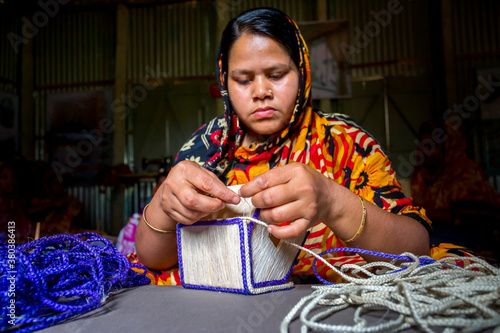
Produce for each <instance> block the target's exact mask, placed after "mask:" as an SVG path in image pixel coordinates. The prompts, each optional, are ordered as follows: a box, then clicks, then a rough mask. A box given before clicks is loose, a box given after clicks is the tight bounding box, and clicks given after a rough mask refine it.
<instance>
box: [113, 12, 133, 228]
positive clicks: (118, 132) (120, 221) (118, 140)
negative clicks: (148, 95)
mask: <svg viewBox="0 0 500 333" xmlns="http://www.w3.org/2000/svg"><path fill="white" fill-rule="evenodd" d="M129 23H130V13H129V9H128V8H127V6H126V5H124V4H119V5H118V7H117V9H116V58H115V96H114V99H115V101H120V102H115V103H113V105H114V106H115V109H114V110H113V118H114V124H115V128H114V132H113V165H120V164H123V163H125V147H126V146H125V145H126V121H127V119H126V117H127V109H126V105H125V100H126V98H122V97H123V96H127V54H128V40H129ZM112 198H113V199H112V201H113V205H112V207H113V210H112V213H111V217H112V221H111V233H112V234H113V235H118V233H119V231H120V229H121V228H122V227H123V225H124V223H125V222H126V217H125V216H124V215H125V214H124V207H125V186H124V185H120V186H116V187H115V188H114V189H113V195H112Z"/></svg>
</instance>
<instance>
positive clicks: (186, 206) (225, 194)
mask: <svg viewBox="0 0 500 333" xmlns="http://www.w3.org/2000/svg"><path fill="white" fill-rule="evenodd" d="M157 195H158V197H159V199H160V200H161V207H162V209H163V211H164V212H165V214H167V215H168V217H169V218H170V219H171V220H172V221H173V222H175V223H181V224H193V223H195V222H196V221H198V220H200V219H201V218H203V217H205V216H207V215H208V214H210V213H213V212H217V211H219V210H221V209H223V208H224V207H225V205H226V203H230V204H238V203H239V201H240V197H239V196H238V195H237V194H236V193H235V192H233V191H232V190H230V189H229V188H227V186H226V185H225V184H224V183H222V181H220V180H219V179H218V178H217V176H216V175H215V174H214V173H212V172H210V171H208V170H206V169H204V168H202V167H201V166H200V165H198V164H197V163H195V162H193V161H182V162H179V163H178V164H177V165H176V166H175V167H173V168H172V169H171V170H170V172H169V173H168V176H167V178H166V179H165V181H164V182H163V184H162V185H161V187H160V189H159V190H158V192H157Z"/></svg>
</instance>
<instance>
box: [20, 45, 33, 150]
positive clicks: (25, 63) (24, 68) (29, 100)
mask: <svg viewBox="0 0 500 333" xmlns="http://www.w3.org/2000/svg"><path fill="white" fill-rule="evenodd" d="M20 61H21V66H19V67H18V68H19V76H20V77H21V83H20V87H19V95H20V96H19V97H20V98H19V101H20V109H19V110H20V117H19V119H20V120H21V122H20V123H21V126H20V133H19V138H20V148H21V154H22V155H23V156H24V157H25V158H27V159H34V158H35V136H34V133H35V125H34V124H35V101H34V99H33V92H34V57H33V39H30V40H29V41H28V42H27V43H26V44H23V46H22V49H21V56H20Z"/></svg>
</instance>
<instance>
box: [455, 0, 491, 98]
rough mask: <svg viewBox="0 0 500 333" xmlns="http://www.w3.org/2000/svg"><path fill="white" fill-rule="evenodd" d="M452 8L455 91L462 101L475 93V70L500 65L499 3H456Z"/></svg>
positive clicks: (480, 0)
mask: <svg viewBox="0 0 500 333" xmlns="http://www.w3.org/2000/svg"><path fill="white" fill-rule="evenodd" d="M452 8H453V10H454V13H453V37H454V40H453V44H454V45H455V59H456V75H457V78H459V80H457V83H458V86H457V87H456V89H457V94H458V96H459V98H460V99H462V98H463V97H465V96H467V95H470V94H472V93H474V89H475V86H476V85H477V79H476V72H475V69H478V68H483V67H498V66H500V19H499V16H500V2H499V1H497V0H476V1H464V0H454V1H453V2H452ZM450 88H455V87H450Z"/></svg>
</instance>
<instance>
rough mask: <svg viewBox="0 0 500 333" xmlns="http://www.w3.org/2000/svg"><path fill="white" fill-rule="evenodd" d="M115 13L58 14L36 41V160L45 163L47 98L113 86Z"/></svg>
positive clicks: (42, 30) (40, 31) (43, 29)
mask: <svg viewBox="0 0 500 333" xmlns="http://www.w3.org/2000/svg"><path fill="white" fill-rule="evenodd" d="M114 56H115V13H114V12H113V11H96V12H83V13H80V12H75V13H59V14H58V15H57V16H55V17H53V18H51V20H50V22H49V23H48V24H47V25H46V26H45V27H43V28H41V29H40V30H39V33H38V35H37V36H36V38H35V45H34V58H35V75H34V76H35V77H34V80H35V108H36V109H35V139H36V143H35V154H36V156H35V159H38V160H47V158H48V157H47V156H46V155H45V154H46V153H45V145H44V142H45V141H44V140H45V132H46V129H47V124H46V121H47V96H48V95H49V94H51V93H56V92H72V91H88V90H103V89H110V88H111V87H112V86H113V84H114Z"/></svg>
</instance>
